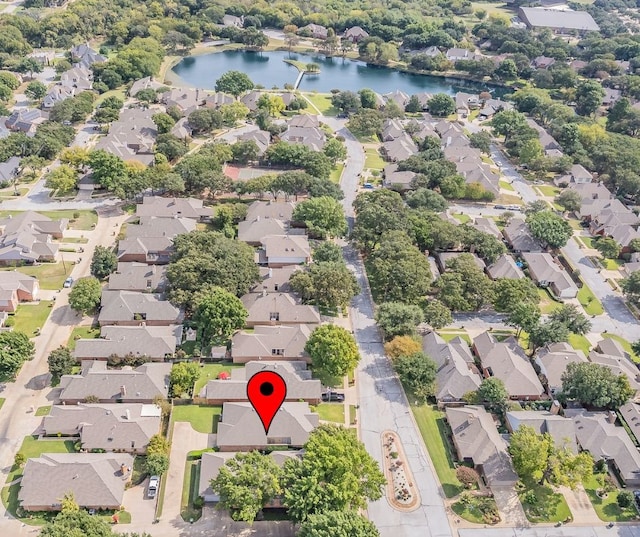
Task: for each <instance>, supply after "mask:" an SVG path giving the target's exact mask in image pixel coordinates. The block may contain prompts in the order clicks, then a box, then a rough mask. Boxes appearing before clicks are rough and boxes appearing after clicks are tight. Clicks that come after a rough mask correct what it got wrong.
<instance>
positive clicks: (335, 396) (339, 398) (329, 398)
mask: <svg viewBox="0 0 640 537" xmlns="http://www.w3.org/2000/svg"><path fill="white" fill-rule="evenodd" d="M322 400H323V401H324V402H325V403H328V402H335V403H342V402H344V394H343V393H338V392H326V393H323V394H322Z"/></svg>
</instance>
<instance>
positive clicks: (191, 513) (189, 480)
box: [180, 460, 202, 522]
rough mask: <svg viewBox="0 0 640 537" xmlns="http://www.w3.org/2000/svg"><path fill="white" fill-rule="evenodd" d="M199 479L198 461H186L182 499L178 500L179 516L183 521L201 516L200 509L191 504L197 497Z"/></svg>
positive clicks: (190, 520)
mask: <svg viewBox="0 0 640 537" xmlns="http://www.w3.org/2000/svg"><path fill="white" fill-rule="evenodd" d="M199 481H200V461H199V460H196V461H187V462H186V466H185V469H184V480H183V482H182V499H181V501H180V516H182V519H183V520H184V521H185V522H193V521H195V520H198V519H199V518H200V517H201V516H202V509H201V508H200V509H198V508H197V507H195V506H194V505H193V502H194V500H196V499H197V498H198V485H199Z"/></svg>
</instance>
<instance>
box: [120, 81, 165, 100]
mask: <svg viewBox="0 0 640 537" xmlns="http://www.w3.org/2000/svg"><path fill="white" fill-rule="evenodd" d="M161 87H162V84H160V83H159V82H156V81H155V80H154V79H153V78H152V77H150V76H145V77H144V78H140V79H139V80H136V81H135V82H134V83H133V84H131V87H130V88H129V92H128V93H129V95H130V96H131V97H135V96H136V95H138V93H139V92H141V91H142V90H146V89H152V90H157V89H159V88H161Z"/></svg>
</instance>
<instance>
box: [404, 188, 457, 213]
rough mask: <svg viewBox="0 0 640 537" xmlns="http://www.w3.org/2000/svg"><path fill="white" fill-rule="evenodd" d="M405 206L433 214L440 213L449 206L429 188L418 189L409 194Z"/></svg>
mask: <svg viewBox="0 0 640 537" xmlns="http://www.w3.org/2000/svg"><path fill="white" fill-rule="evenodd" d="M406 201H407V205H408V206H409V207H411V208H412V209H426V210H427V211H433V212H434V213H440V212H442V211H444V210H446V208H447V207H448V206H449V203H448V202H447V200H446V199H444V197H443V196H441V195H440V194H438V193H437V192H435V191H433V190H430V189H429V188H418V189H417V190H414V191H413V192H409V193H408V194H407V197H406Z"/></svg>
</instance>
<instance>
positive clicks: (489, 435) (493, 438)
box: [446, 406, 518, 487]
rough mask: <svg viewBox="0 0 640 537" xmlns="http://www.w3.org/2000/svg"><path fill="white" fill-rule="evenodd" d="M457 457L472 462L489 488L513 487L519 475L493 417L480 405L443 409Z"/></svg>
mask: <svg viewBox="0 0 640 537" xmlns="http://www.w3.org/2000/svg"><path fill="white" fill-rule="evenodd" d="M446 413H447V421H448V422H449V425H450V426H451V430H452V432H453V443H454V445H455V447H456V452H457V454H458V458H459V459H460V460H461V461H465V462H467V461H468V462H471V463H473V465H474V466H475V468H476V469H477V470H478V471H479V472H480V474H481V475H482V476H483V478H484V481H485V482H486V484H487V485H488V486H489V487H513V486H514V485H515V484H516V482H517V481H518V476H517V475H516V473H515V471H514V470H513V466H512V465H511V458H510V457H509V454H508V452H507V442H506V441H505V440H504V438H503V437H502V436H500V433H499V432H498V429H497V428H496V424H495V422H494V421H493V417H492V416H491V414H489V413H488V412H487V411H486V410H485V409H484V407H482V406H463V407H451V406H448V407H447V408H446Z"/></svg>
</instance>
